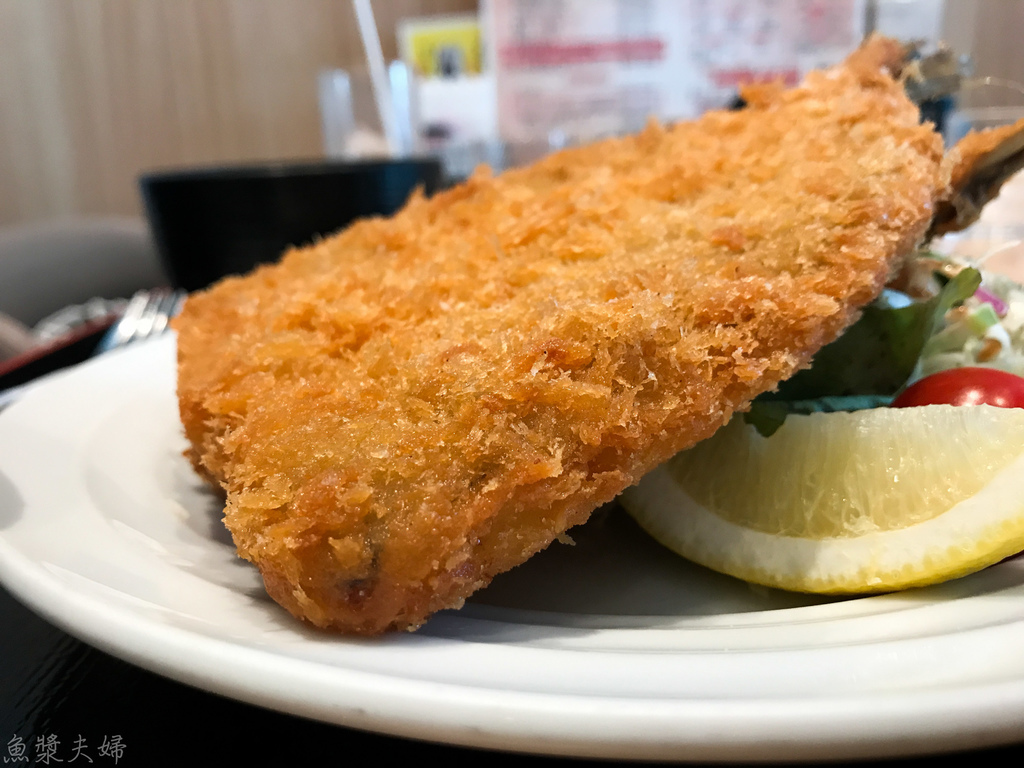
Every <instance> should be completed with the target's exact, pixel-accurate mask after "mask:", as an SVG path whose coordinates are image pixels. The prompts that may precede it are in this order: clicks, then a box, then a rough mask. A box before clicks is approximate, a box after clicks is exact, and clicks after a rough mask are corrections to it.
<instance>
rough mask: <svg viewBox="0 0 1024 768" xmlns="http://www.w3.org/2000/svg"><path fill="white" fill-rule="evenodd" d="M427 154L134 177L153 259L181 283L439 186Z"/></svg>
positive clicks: (232, 271)
mask: <svg viewBox="0 0 1024 768" xmlns="http://www.w3.org/2000/svg"><path fill="white" fill-rule="evenodd" d="M441 178H442V175H441V167H440V164H439V163H438V162H437V161H435V160H425V159H416V160H413V159H409V160H384V161H370V162H316V163H299V164H262V165H245V166H234V167H216V168H195V169H188V170H175V171H160V172H153V173H148V174H145V175H143V176H142V177H141V178H140V180H139V186H140V188H141V190H142V197H143V200H144V203H145V208H146V216H147V218H148V219H149V223H150V226H151V228H152V230H153V236H154V238H155V240H156V244H157V248H158V249H159V252H160V256H161V259H162V260H163V262H164V266H165V267H166V269H167V271H168V274H169V275H170V277H171V280H172V281H173V282H174V284H175V285H176V286H177V287H179V288H184V289H185V290H188V291H194V290H198V289H200V288H205V287H206V286H208V285H210V284H211V283H213V282H215V281H217V280H219V279H220V278H222V277H224V276H226V275H236V274H243V273H245V272H248V271H250V270H251V269H252V268H253V267H255V266H256V265H258V264H264V263H267V262H273V261H276V260H277V259H278V258H279V257H280V256H281V254H282V253H283V252H284V251H285V250H286V249H287V248H289V247H290V246H300V245H305V244H306V243H309V242H311V241H313V240H314V239H315V238H317V237H320V236H324V235H328V234H330V233H332V232H335V231H337V230H339V229H342V228H343V227H345V226H347V225H348V224H350V223H351V222H353V221H355V220H356V219H359V218H363V217H366V216H374V215H387V214H391V213H394V212H395V211H396V210H398V209H399V208H400V207H401V206H402V205H403V203H405V201H406V200H407V199H408V197H409V195H410V194H411V193H412V191H413V190H414V189H416V188H417V187H421V188H423V190H424V191H425V192H426V193H427V194H431V193H433V192H434V191H436V190H437V189H438V188H439V187H440V186H441Z"/></svg>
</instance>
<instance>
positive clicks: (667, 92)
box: [482, 0, 866, 146]
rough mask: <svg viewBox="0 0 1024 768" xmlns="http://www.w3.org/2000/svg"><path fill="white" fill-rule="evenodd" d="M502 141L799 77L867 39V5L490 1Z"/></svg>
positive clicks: (602, 128) (720, 100) (680, 108)
mask: <svg viewBox="0 0 1024 768" xmlns="http://www.w3.org/2000/svg"><path fill="white" fill-rule="evenodd" d="M482 11H483V13H482V23H483V30H484V47H485V60H486V61H487V62H489V63H490V64H491V65H492V66H493V70H494V74H495V78H496V91H497V101H498V125H499V130H500V133H501V138H502V139H504V140H505V141H507V142H511V143H526V142H537V141H547V142H548V143H549V144H551V145H553V146H556V145H557V144H558V143H560V142H565V143H571V142H575V141H586V140H590V139H594V138H598V137H601V136H607V135H615V134H621V133H626V132H630V131H634V130H637V129H639V128H640V127H642V125H643V124H644V123H645V122H646V120H647V119H648V118H649V117H650V116H656V117H658V118H659V119H662V120H666V121H671V120H674V119H681V118H689V117H694V116H696V115H698V114H700V113H701V112H703V111H705V110H707V109H713V108H720V107H724V106H727V105H728V104H729V103H730V101H732V100H733V99H734V98H735V96H736V94H737V86H738V85H739V84H740V83H742V82H747V81H751V80H774V79H781V80H783V81H785V82H787V83H793V82H796V81H797V80H798V79H799V78H800V77H801V76H802V75H803V74H804V73H805V72H806V71H808V70H810V69H812V68H815V67H819V66H826V65H829V64H833V63H835V62H838V61H839V60H841V59H842V58H843V57H844V56H845V55H846V54H847V53H848V52H849V51H850V50H852V49H853V48H854V47H856V45H857V44H858V43H859V42H860V40H861V39H862V38H863V35H864V29H865V21H866V7H865V0H484V3H483V6H482Z"/></svg>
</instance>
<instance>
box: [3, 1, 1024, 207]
mask: <svg viewBox="0 0 1024 768" xmlns="http://www.w3.org/2000/svg"><path fill="white" fill-rule="evenodd" d="M476 5H477V2H476V0H374V9H375V12H376V14H377V20H378V25H379V28H380V33H381V39H382V43H383V45H384V48H385V54H386V55H388V56H389V57H393V56H394V55H395V47H396V43H395V34H394V29H395V21H396V20H397V19H398V18H401V17H403V16H418V15H431V14H435V13H445V12H464V11H467V10H473V9H475V8H476ZM947 8H948V9H949V18H948V20H947V21H948V23H947V30H948V36H949V38H950V40H951V42H954V43H955V44H956V45H957V47H958V49H960V50H964V49H965V47H969V48H970V49H971V50H972V51H973V53H974V54H975V56H976V58H977V60H978V65H979V70H980V71H983V72H986V73H989V74H996V75H1002V76H1004V77H1015V78H1016V79H1018V80H1024V46H1021V45H1020V30H1021V29H1022V28H1024V0H947ZM362 59H363V49H362V44H361V42H360V39H359V36H358V32H357V29H356V25H355V20H354V17H353V13H352V5H351V2H350V0H0V226H2V225H4V224H9V223H14V222H24V221H33V220H38V219H44V218H53V217H57V216H62V215H70V214H93V213H98V214H137V213H138V212H139V210H140V204H139V199H138V193H137V190H136V178H137V176H138V174H139V173H140V172H142V171H145V170H150V169H154V168H160V167H171V166H181V165H191V164H200V163H217V162H231V161H244V160H255V159H288V158H308V157H315V156H318V155H319V154H321V147H322V141H321V136H320V117H319V110H318V106H317V94H316V77H317V73H318V72H319V71H320V70H321V69H324V68H328V67H351V66H354V65H355V66H358V65H360V64H361V63H362ZM991 97H994V96H991ZM978 99H981V100H983V99H984V97H978Z"/></svg>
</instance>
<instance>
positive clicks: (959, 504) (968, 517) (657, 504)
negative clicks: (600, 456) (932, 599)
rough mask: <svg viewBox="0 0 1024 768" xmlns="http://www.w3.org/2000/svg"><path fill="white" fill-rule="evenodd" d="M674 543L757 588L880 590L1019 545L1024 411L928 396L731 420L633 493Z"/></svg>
mask: <svg viewBox="0 0 1024 768" xmlns="http://www.w3.org/2000/svg"><path fill="white" fill-rule="evenodd" d="M622 503H623V505H624V506H625V507H626V509H627V510H628V511H629V513H630V514H631V515H632V516H633V517H634V518H635V519H636V520H637V522H638V523H639V524H640V526H641V527H643V528H644V529H645V530H646V531H647V532H648V533H650V534H651V535H652V536H653V537H654V538H655V539H657V540H658V541H659V542H661V543H662V544H663V545H665V546H666V547H668V548H669V549H671V550H673V551H675V552H677V553H679V554H680V555H683V556H684V557H686V558H688V559H690V560H693V561H694V562H697V563H700V564H701V565H705V566H707V567H709V568H712V569H714V570H716V571H720V572H722V573H726V574H729V575H731V576H736V577H738V578H741V579H744V580H746V581H750V582H753V583H756V584H763V585H766V586H770V587H778V588H781V589H788V590H794V591H799V592H815V593H826V594H855V593H865V592H884V591H891V590H896V589H904V588H907V587H915V586H923V585H926V584H934V583H937V582H940V581H945V580H947V579H951V578H956V577H959V576H963V575H966V574H968V573H971V572H973V571H977V570H980V569H981V568H984V567H986V566H988V565H992V564H993V563H996V562H998V561H1000V560H1002V559H1003V558H1005V557H1008V556H1010V555H1013V554H1015V553H1017V552H1020V551H1022V550H1024V409H1020V408H996V407H992V406H986V405H981V406H969V407H962V406H961V407H956V406H950V405H929V406H923V407H919V408H900V409H890V408H878V409H874V410H865V411H857V412H854V413H818V414H812V415H809V416H790V417H788V418H787V419H786V421H785V423H784V424H783V425H782V427H780V428H779V430H778V431H777V432H775V434H773V435H772V436H771V437H764V436H762V435H761V434H760V433H758V432H757V430H756V429H754V427H753V426H750V425H748V424H746V423H745V422H744V420H743V419H742V417H739V416H737V417H736V418H734V419H733V420H732V421H731V422H730V423H729V424H728V425H726V426H725V427H723V428H722V429H720V430H719V431H718V432H717V433H716V434H715V435H714V436H712V437H711V438H709V439H708V440H705V441H704V442H702V443H700V444H698V445H697V446H696V447H694V448H692V449H690V450H688V451H684V452H683V453H680V454H678V455H677V456H675V457H674V458H673V459H671V460H670V461H669V462H667V463H666V464H664V465H663V466H661V467H659V468H658V469H657V470H655V471H654V472H652V473H651V474H649V475H648V476H647V477H645V478H644V479H643V480H642V481H641V482H640V483H639V485H637V486H635V487H633V488H631V489H629V490H628V491H626V493H625V494H624V495H623V497H622Z"/></svg>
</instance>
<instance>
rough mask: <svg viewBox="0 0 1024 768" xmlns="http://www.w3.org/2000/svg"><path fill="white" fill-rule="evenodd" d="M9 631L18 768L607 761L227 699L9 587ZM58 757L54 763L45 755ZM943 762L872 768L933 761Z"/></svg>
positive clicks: (0, 697)
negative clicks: (411, 736)
mask: <svg viewBox="0 0 1024 768" xmlns="http://www.w3.org/2000/svg"><path fill="white" fill-rule="evenodd" d="M0 627H2V628H3V631H2V632H0V756H3V757H5V758H6V760H5V761H4V762H5V763H6V764H9V765H10V764H14V765H57V764H64V765H66V764H69V763H77V764H79V765H87V764H89V763H88V759H91V760H92V765H95V766H102V765H109V766H113V765H119V766H157V767H159V766H181V765H210V764H214V763H219V764H227V765H242V764H248V763H251V764H253V765H266V764H279V765H320V764H326V763H327V762H328V761H341V760H346V761H347V760H348V759H365V757H367V756H371V757H372V758H374V759H379V758H384V759H385V760H388V759H391V758H394V759H396V760H401V761H403V762H404V761H406V760H409V761H413V760H415V761H416V762H417V763H419V762H423V763H424V764H428V765H429V764H431V763H433V762H435V761H436V762H438V763H440V764H442V765H446V766H450V765H453V764H455V765H471V764H472V765H480V764H482V765H526V764H529V765H555V764H569V765H574V766H587V765H594V766H598V765H608V763H605V762H600V761H592V760H570V759H560V758H552V757H539V756H532V755H519V754H507V753H498V752H488V751H482V750H474V749H464V748H461V747H453V746H447V745H441V744H430V743H423V742H416V741H410V740H406V739H399V738H394V737H390V736H384V735H379V734H372V733H364V732H360V731H355V730H350V729H347V728H343V727H339V726H335V725H328V724H325V723H319V722H313V721H309V720H304V719H302V718H298V717H293V716H290V715H285V714H281V713H278V712H274V711H271V710H266V709H261V708H259V707H255V706H251V705H249V704H244V703H241V702H239V701H234V700H231V699H226V698H223V697H221V696H217V695H214V694H211V693H207V692H205V691H201V690H199V689H196V688H192V687H189V686H186V685H182V684H180V683H177V682H174V681H172V680H169V679H166V678H163V677H161V676H159V675H156V674H153V673H151V672H148V671H146V670H143V669H140V668H139V667H136V666H134V665H132V664H129V663H127V662H124V661H121V660H120V659H117V658H114V657H113V656H110V655H108V654H106V653H104V652H102V651H99V650H97V649H95V648H93V647H91V646H89V645H87V644H85V643H82V642H80V641H78V640H76V639H75V638H73V637H71V636H70V635H68V634H67V633H65V632H63V631H61V630H60V629H58V628H57V627H55V626H53V625H52V624H50V623H48V622H46V621H44V620H43V619H41V618H40V617H38V616H36V615H35V614H34V613H32V612H31V611H30V610H29V609H28V608H26V607H25V606H23V605H22V604H21V603H19V602H18V601H17V600H16V599H15V598H14V597H13V596H11V595H10V593H9V592H7V591H6V590H4V589H2V588H0ZM1021 740H1022V743H1021V744H1019V745H1013V746H1005V747H998V748H989V749H983V750H975V751H972V752H964V753H959V756H963V757H966V756H970V757H977V758H982V759H1003V758H1006V759H1011V760H1015V761H1016V762H1017V763H1018V764H1019V763H1020V761H1021V760H1024V733H1022V735H1021ZM18 754H22V755H23V756H24V758H25V760H22V761H19V762H17V763H15V762H13V758H12V755H18ZM48 754H52V755H54V757H55V758H56V759H54V760H52V761H50V762H47V760H48V757H47V755H48ZM57 759H59V760H61V761H63V762H62V763H57V762H56V760H57ZM937 759H938V756H934V755H933V756H924V757H915V758H912V759H903V760H881V761H874V762H872V764H873V765H891V766H898V765H899V766H913V765H929V764H932V763H934V762H936V760H937ZM385 764H387V763H385ZM838 764H849V763H833V765H838Z"/></svg>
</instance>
